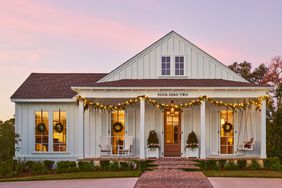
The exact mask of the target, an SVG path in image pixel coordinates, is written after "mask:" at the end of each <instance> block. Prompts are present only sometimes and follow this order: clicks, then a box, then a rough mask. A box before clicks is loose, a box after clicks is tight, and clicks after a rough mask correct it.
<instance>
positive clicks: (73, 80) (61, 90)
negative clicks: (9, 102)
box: [11, 73, 106, 99]
mask: <svg viewBox="0 0 282 188" xmlns="http://www.w3.org/2000/svg"><path fill="white" fill-rule="evenodd" d="M105 75H106V74H104V73H32V74H30V76H29V77H28V78H27V79H26V80H25V81H24V83H23V84H22V85H21V86H20V87H19V88H18V89H17V91H16V92H15V93H14V94H13V95H12V96H11V99H57V98H58V99H62V98H72V97H74V96H75V95H76V92H74V91H73V90H72V89H71V86H73V85H85V84H86V85H91V84H94V83H95V82H96V81H97V80H99V79H100V78H102V77H103V76H105Z"/></svg>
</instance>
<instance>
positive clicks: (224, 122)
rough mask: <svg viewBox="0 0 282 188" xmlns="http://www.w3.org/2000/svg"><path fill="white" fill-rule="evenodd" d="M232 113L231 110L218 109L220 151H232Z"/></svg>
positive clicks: (228, 152) (226, 152) (230, 152)
mask: <svg viewBox="0 0 282 188" xmlns="http://www.w3.org/2000/svg"><path fill="white" fill-rule="evenodd" d="M233 122H234V113H233V110H221V111H220V153H221V154H233V153H234V123H233Z"/></svg>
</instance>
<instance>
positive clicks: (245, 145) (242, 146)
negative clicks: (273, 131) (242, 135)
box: [238, 137, 256, 151]
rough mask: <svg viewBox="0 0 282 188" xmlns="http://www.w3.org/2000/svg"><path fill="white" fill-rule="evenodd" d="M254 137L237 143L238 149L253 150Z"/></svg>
mask: <svg viewBox="0 0 282 188" xmlns="http://www.w3.org/2000/svg"><path fill="white" fill-rule="evenodd" d="M255 141H256V138H254V137H252V138H251V139H250V140H249V141H245V142H243V143H242V144H238V150H244V151H252V150H254V145H255Z"/></svg>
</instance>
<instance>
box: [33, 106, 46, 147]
mask: <svg viewBox="0 0 282 188" xmlns="http://www.w3.org/2000/svg"><path fill="white" fill-rule="evenodd" d="M48 134H49V121H48V112H43V111H40V112H35V151H42V152H46V151H48V143H49V142H48V139H49V136H48Z"/></svg>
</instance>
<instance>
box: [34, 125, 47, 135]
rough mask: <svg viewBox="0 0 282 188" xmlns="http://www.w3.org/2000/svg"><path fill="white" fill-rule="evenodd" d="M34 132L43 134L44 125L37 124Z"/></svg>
mask: <svg viewBox="0 0 282 188" xmlns="http://www.w3.org/2000/svg"><path fill="white" fill-rule="evenodd" d="M36 130H37V131H38V132H40V133H44V132H45V131H46V125H45V123H38V124H37V126H36Z"/></svg>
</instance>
